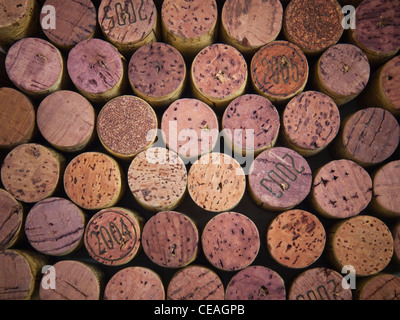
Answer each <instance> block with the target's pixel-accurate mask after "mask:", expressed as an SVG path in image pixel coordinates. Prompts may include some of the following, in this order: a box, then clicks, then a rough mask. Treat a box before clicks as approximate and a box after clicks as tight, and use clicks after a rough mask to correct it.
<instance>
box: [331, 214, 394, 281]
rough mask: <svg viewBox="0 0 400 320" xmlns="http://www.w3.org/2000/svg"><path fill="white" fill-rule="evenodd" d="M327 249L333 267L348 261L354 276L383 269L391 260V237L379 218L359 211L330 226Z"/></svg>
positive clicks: (340, 267)
mask: <svg viewBox="0 0 400 320" xmlns="http://www.w3.org/2000/svg"><path fill="white" fill-rule="evenodd" d="M327 249H328V250H327V253H328V255H329V257H330V259H331V261H332V263H333V264H334V265H335V268H336V269H338V270H341V269H342V268H343V266H346V265H351V266H353V267H354V269H355V272H356V275H357V276H359V277H363V276H370V275H375V274H377V273H379V272H381V271H383V270H384V269H385V268H386V266H387V265H388V264H389V262H390V261H391V259H392V256H393V237H392V234H391V232H390V230H389V228H388V227H387V226H386V224H385V223H384V222H383V221H381V220H380V219H378V218H376V217H373V216H369V215H359V216H356V217H352V218H350V219H346V220H344V221H342V222H339V223H337V224H336V225H335V226H334V227H332V228H331V230H330V232H329V236H328V241H327Z"/></svg>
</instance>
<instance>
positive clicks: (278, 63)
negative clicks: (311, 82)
mask: <svg viewBox="0 0 400 320" xmlns="http://www.w3.org/2000/svg"><path fill="white" fill-rule="evenodd" d="M250 73H251V83H252V87H253V88H254V90H255V91H256V92H257V93H258V94H260V95H262V96H264V97H266V98H268V99H269V100H270V101H271V102H272V103H274V104H277V105H279V106H281V105H284V104H286V103H287V102H289V101H290V99H292V98H293V97H294V96H296V95H298V94H299V93H301V92H302V91H303V90H304V88H305V86H306V84H307V81H308V75H309V66H308V61H307V58H306V56H305V55H304V53H303V51H302V50H301V49H300V48H299V47H298V46H296V45H295V44H293V43H290V42H288V41H283V40H279V41H273V42H271V43H269V44H267V45H265V46H263V47H262V48H260V49H259V50H258V51H257V53H256V54H255V55H254V56H253V58H252V59H251V65H250Z"/></svg>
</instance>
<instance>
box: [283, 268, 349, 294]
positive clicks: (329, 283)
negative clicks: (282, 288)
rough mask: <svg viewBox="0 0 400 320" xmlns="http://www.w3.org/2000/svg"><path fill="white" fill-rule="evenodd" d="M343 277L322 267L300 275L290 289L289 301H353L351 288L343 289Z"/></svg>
mask: <svg viewBox="0 0 400 320" xmlns="http://www.w3.org/2000/svg"><path fill="white" fill-rule="evenodd" d="M343 279H344V278H343V276H342V275H341V274H340V273H339V272H337V271H335V270H332V269H329V268H325V267H320V268H312V269H309V270H306V271H304V272H302V273H301V274H299V275H298V276H297V277H296V278H295V279H294V281H293V282H292V284H291V286H290V289H289V295H288V299H289V300H352V299H353V294H352V291H351V288H347V289H344V288H343V285H342V283H343Z"/></svg>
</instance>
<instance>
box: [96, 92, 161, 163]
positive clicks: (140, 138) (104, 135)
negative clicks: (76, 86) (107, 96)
mask: <svg viewBox="0 0 400 320" xmlns="http://www.w3.org/2000/svg"><path fill="white" fill-rule="evenodd" d="M157 126H158V120H157V116H156V114H155V112H154V110H153V108H152V107H151V106H150V105H149V104H148V103H147V102H145V101H144V100H142V99H140V98H138V97H135V96H120V97H117V98H114V99H112V100H111V101H109V102H108V103H107V104H106V105H105V106H104V107H103V108H102V109H101V111H100V113H99V115H98V118H97V133H98V136H99V138H100V141H101V143H102V144H103V145H104V147H105V148H106V149H107V150H109V151H110V152H111V153H112V154H114V155H116V156H117V157H127V158H133V157H134V156H135V155H137V154H138V153H139V152H141V151H143V150H145V149H146V148H148V147H149V146H150V145H151V144H152V143H153V141H154V138H155V135H156V130H157Z"/></svg>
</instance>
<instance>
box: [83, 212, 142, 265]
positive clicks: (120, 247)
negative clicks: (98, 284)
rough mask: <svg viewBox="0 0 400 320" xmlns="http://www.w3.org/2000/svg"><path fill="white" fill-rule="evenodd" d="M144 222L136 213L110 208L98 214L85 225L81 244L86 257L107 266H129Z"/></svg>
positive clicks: (138, 247) (138, 244)
mask: <svg viewBox="0 0 400 320" xmlns="http://www.w3.org/2000/svg"><path fill="white" fill-rule="evenodd" d="M142 228H143V218H142V217H141V216H140V215H139V214H138V213H137V212H135V211H132V210H130V209H126V208H120V207H112V208H108V209H103V210H101V211H99V212H97V213H96V214H95V215H94V216H93V217H92V218H91V219H90V220H89V222H88V225H87V227H86V229H85V234H84V241H85V247H86V250H87V251H88V253H89V255H90V256H91V257H92V258H93V259H95V260H96V261H98V262H100V263H102V264H104V265H109V266H121V265H124V264H126V263H128V262H130V261H131V260H132V259H133V258H134V257H135V256H136V254H137V253H138V251H139V249H140V248H141V245H140V243H141V237H142Z"/></svg>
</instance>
